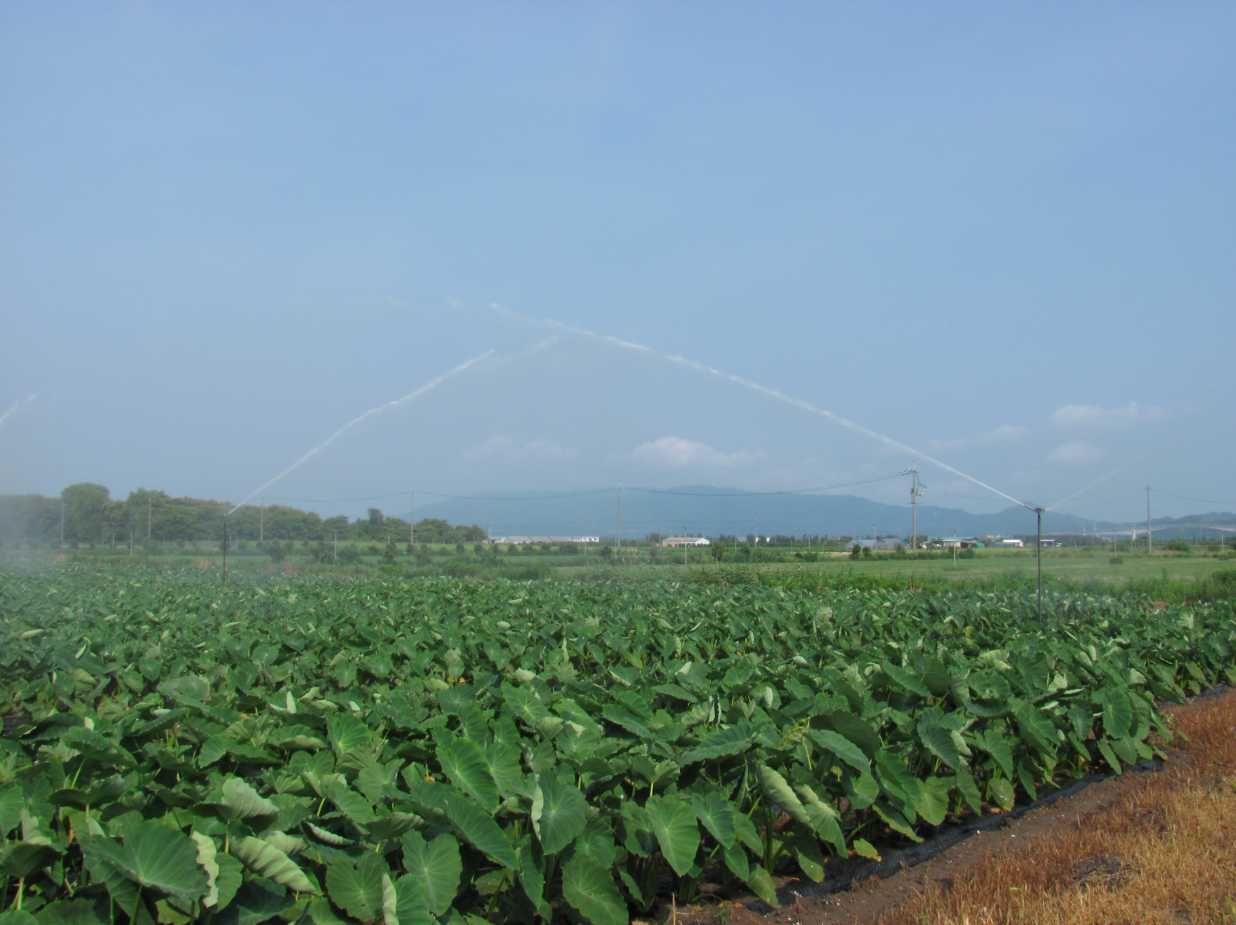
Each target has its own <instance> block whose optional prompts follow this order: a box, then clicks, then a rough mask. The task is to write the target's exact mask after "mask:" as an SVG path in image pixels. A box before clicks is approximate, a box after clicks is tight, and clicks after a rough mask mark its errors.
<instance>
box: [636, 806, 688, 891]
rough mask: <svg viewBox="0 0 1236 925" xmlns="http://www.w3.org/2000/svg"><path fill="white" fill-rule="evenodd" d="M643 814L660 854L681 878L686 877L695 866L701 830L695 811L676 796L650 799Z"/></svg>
mask: <svg viewBox="0 0 1236 925" xmlns="http://www.w3.org/2000/svg"><path fill="white" fill-rule="evenodd" d="M644 812H645V813H647V815H648V823H649V825H650V826H651V828H652V834H653V835H655V836H656V839H657V844H658V845H659V846H660V847H661V854H662V855H664V857H665V860H667V861H668V862H669V866H670V867H672V868H674V872H675V873H677V874H678V875H679V876H680V877H685V876H686V875H687V873H689V872H690V870H691V867H692V865H693V864H694V863H695V854H696V852H697V851H699V847H700V829H699V825H698V824H697V822H696V819H695V810H694V809H692V807H691V804H690V803H688V802H687V801H686V800H682V799H679V798H678V797H663V796H654V797H649V798H648V800H647V802H646V803H644Z"/></svg>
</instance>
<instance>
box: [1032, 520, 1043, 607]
mask: <svg viewBox="0 0 1236 925" xmlns="http://www.w3.org/2000/svg"><path fill="white" fill-rule="evenodd" d="M1034 516H1035V518H1036V520H1037V526H1036V527H1035V530H1034V563H1035V568H1036V570H1037V571H1038V581H1037V584H1038V601H1039V622H1042V620H1043V509H1042V508H1041V507H1036V508H1035V509H1034Z"/></svg>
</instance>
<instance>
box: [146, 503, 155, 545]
mask: <svg viewBox="0 0 1236 925" xmlns="http://www.w3.org/2000/svg"><path fill="white" fill-rule="evenodd" d="M153 508H154V502H153V500H152V499H151V496H150V495H147V496H146V542H147V543H149V542H150V523H151V520H152V519H153V516H152V515H153V513H154V511H153Z"/></svg>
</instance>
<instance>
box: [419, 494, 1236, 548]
mask: <svg viewBox="0 0 1236 925" xmlns="http://www.w3.org/2000/svg"><path fill="white" fill-rule="evenodd" d="M620 508H621V510H620ZM417 516H418V517H441V518H443V519H444V520H448V521H450V522H451V523H466V524H478V525H480V526H482V527H484V528H485V529H486V530H488V531H489V533H490V535H491V536H510V535H540V536H550V535H552V536H564V535H598V536H611V537H612V536H616V535H617V534H618V531H619V523H620V521H621V531H622V535H623V536H624V537H627V538H635V537H643V536H646V535H647V534H649V533H660V534H666V535H671V534H700V535H705V536H717V535H721V534H727V535H734V536H746V535H748V534H753V533H754V534H758V535H761V536H764V535H769V536H771V535H785V536H804V535H815V536H824V535H827V536H864V537H865V536H871V535H872V534H873V533H878V534H880V535H884V536H909V535H910V506H909V504H901V505H899V504H882V503H880V502H877V501H870V500H868V499H866V498H859V497H855V496H853V495H809V494H772V493H761V492H744V491H739V490H736V489H730V488H717V487H712V486H684V487H681V488H674V489H665V490H657V491H653V490H650V489H623V490H622V492H621V504H620V499H619V493H618V492H617V491H616V490H612V489H611V490H606V491H595V492H573V493H560V494H558V493H552V492H539V493H538V492H519V493H511V494H498V495H490V496H486V497H483V498H482V497H477V498H452V499H450V500H446V501H441V502H437V503H434V504H429V505H425V506H422V507H420V508H418V510H417ZM1176 520H1178V521H1180V522H1181V523H1182V524H1184V523H1186V522H1187V524H1189V525H1195V524H1200V523H1214V524H1223V523H1226V524H1234V523H1236V514H1208V515H1202V516H1198V517H1188V518H1176ZM1162 523H1163V527H1162V528H1161V527H1160V526H1159V522H1156V523H1155V530H1156V532H1158V531H1159V530H1160V529H1164V530H1167V529H1169V528H1171V524H1170V522H1169V521H1167V520H1164V521H1162ZM1034 528H1035V518H1034V515H1033V513H1031V512H1030V511H1028V510H1026V509H1025V508H1020V507H1009V508H1006V509H1005V510H1002V511H998V512H996V513H992V514H974V513H971V512H970V511H963V510H960V509H957V508H946V507H935V506H932V505H925V504H920V505H919V506H918V530H919V534H920V535H925V536H981V535H983V534H986V533H991V534H1000V535H1002V536H1029V535H1032V534H1033V533H1034ZM1121 528H1125V527H1124V525H1121V524H1115V523H1110V522H1096V521H1091V520H1088V519H1085V518H1081V517H1076V516H1074V515H1071V514H1063V513H1056V512H1048V513H1046V514H1045V515H1044V516H1043V531H1044V532H1045V533H1088V532H1094V531H1096V530H1097V531H1111V530H1118V529H1121ZM1176 529H1178V530H1179V531H1180V532H1181V533H1182V534H1186V535H1195V534H1196V532H1197V531H1196V529H1193V531H1192V532H1188V528H1186V527H1183V526H1182V527H1179V528H1176ZM1165 535H1170V534H1165ZM1212 535H1214V534H1213V533H1212Z"/></svg>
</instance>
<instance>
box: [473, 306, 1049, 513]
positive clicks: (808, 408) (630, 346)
mask: <svg viewBox="0 0 1236 925" xmlns="http://www.w3.org/2000/svg"><path fill="white" fill-rule="evenodd" d="M490 309H491V310H493V311H495V312H497V313H498V314H501V315H505V316H507V317H509V318H512V319H515V320H517V321H520V322H522V323H524V324H530V325H534V326H536V327H543V328H549V329H552V330H557V331H562V332H564V333H567V334H574V335H576V336H579V337H586V338H589V339H591V340H596V341H600V342H601V343H606V344H609V345H610V346H613V347H618V348H620V349H622V350H630V351H633V352H636V353H643V354H647V355H649V356H654V357H657V358H658V359H661V360H664V361H666V362H667V363H672V364H674V365H675V366H681V367H683V368H684V369H691V370H694V371H696V372H699V373H704V374H706V375H709V376H712V377H714V378H717V379H722V380H725V381H726V382H731V383H733V384H734V385H739V386H742V387H743V388H745V389H748V390H749V391H752V392H755V393H757V394H759V395H763V396H765V397H766V398H771V399H773V400H774V401H778V402H781V403H782V404H785V405H789V406H790V407H792V408H798V409H799V410H800V411H805V412H807V413H808V414H812V415H815V416H816V417H822V418H825V419H827V420H829V421H832V422H833V423H835V424H839V425H841V426H842V427H844V428H846V429H847V430H851V431H853V432H854V433H857V434H862V435H863V436H865V437H869V438H871V439H872V440H876V441H878V442H880V443H883V444H884V445H885V446H890V447H892V448H893V449H895V450H898V451H900V452H902V453H905V454H907V455H908V456H913V457H917V458H918V459H923V460H926V461H927V462H929V463H931V464H932V465H934V466H938V467H939V468H941V469H943V470H945V471H946V472H951V473H952V474H953V475H955V476H957V477H958V478H962V479H965V480H966V481H968V482H971V483H973V484H975V485H977V486H979V487H980V488H983V489H986V490H987V491H990V492H992V493H993V494H996V495H999V496H1000V497H1001V498H1004V499H1005V500H1007V501H1011V502H1012V503H1013V504H1016V505H1019V506H1020V507H1024V508H1026V509H1028V510H1034V508H1033V506H1032V505H1030V504H1028V503H1026V502H1025V501H1022V500H1021V499H1020V498H1015V497H1013V496H1012V495H1010V494H1008V493H1007V492H1004V491H1001V490H1000V489H999V488H996V487H995V486H994V485H989V484H987V483H986V482H984V481H982V480H981V479H978V478H976V477H975V476H973V475H970V474H969V473H967V472H962V471H961V470H960V469H957V468H956V467H954V466H950V465H949V464H948V463H946V462H944V461H942V460H939V459H936V458H935V457H934V456H930V455H928V454H927V453H924V452H923V451H922V450H919V449H916V448H915V447H912V446H910V445H909V444H908V443H902V442H901V441H900V440H896V439H894V438H893V437H890V436H888V435H887V434H882V433H880V432H879V431H875V430H872V429H871V428H869V427H865V426H863V425H862V424H859V423H858V422H857V421H852V420H850V419H849V418H847V417H845V416H843V415H840V414H837V413H836V412H834V411H830V410H828V409H827V408H821V407H819V406H818V405H815V404H812V403H811V402H809V401H805V400H804V399H801V398H795V397H793V396H792V395H787V394H785V393H784V392H781V391H779V390H777V389H773V388H770V387H768V386H766V385H762V384H761V383H759V382H755V381H754V380H752V379H747V378H745V377H744V376H739V375H737V374H735V373H731V372H726V371H725V370H722V369H717V368H715V367H712V366H708V365H707V364H705V363H701V362H699V361H698V360H692V359H690V358H689V357H684V356H682V355H680V354H676V353H665V352H664V351H661V350H657V349H655V348H653V347H649V346H647V345H645V344H637V343H635V342H634V341H629V340H623V339H622V338H619V337H614V336H612V335H609V334H601V333H599V332H597V331H590V330H588V329H587V328H581V327H577V326H575V325H570V324H565V323H563V322H561V321H555V320H553V319H552V318H534V317H532V316H530V315H524V314H522V313H520V312H516V311H512V310H511V309H509V308H504V307H502V306H500V305H494V304H491V305H490Z"/></svg>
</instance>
